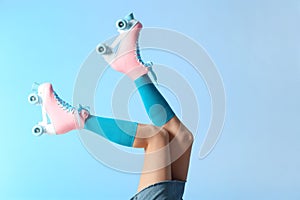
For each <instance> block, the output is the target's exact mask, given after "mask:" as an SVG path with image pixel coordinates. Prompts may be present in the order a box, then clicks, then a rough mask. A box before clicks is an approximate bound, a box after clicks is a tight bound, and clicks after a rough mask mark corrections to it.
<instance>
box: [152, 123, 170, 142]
mask: <svg viewBox="0 0 300 200" xmlns="http://www.w3.org/2000/svg"><path fill="white" fill-rule="evenodd" d="M155 130H156V134H154V135H153V136H152V137H151V138H149V143H155V144H161V145H166V144H168V143H169V132H168V131H167V130H166V129H164V128H158V127H157V128H155Z"/></svg>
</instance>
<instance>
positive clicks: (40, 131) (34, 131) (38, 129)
mask: <svg viewBox="0 0 300 200" xmlns="http://www.w3.org/2000/svg"><path fill="white" fill-rule="evenodd" d="M43 133H44V128H43V127H42V126H40V125H35V126H34V127H33V128H32V134H33V135H35V136H41V135H42V134H43Z"/></svg>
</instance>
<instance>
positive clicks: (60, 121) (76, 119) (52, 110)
mask: <svg viewBox="0 0 300 200" xmlns="http://www.w3.org/2000/svg"><path fill="white" fill-rule="evenodd" d="M28 101H29V103H31V104H34V105H40V106H41V108H42V121H41V122H39V123H38V124H37V125H35V126H34V127H33V128H32V133H33V134H34V135H36V136H40V135H42V134H43V133H47V134H50V135H56V134H64V133H67V132H69V131H71V130H75V129H82V128H83V127H84V123H85V120H86V119H87V118H88V116H89V111H88V108H84V107H82V106H81V105H79V107H78V108H75V107H73V106H71V105H70V104H68V103H67V102H65V101H63V100H62V99H61V98H60V97H59V96H58V95H57V93H56V92H55V91H54V90H53V87H52V85H51V84H50V83H43V84H36V83H35V84H34V85H33V92H32V93H31V94H30V95H29V96H28ZM48 118H49V120H50V123H48Z"/></svg>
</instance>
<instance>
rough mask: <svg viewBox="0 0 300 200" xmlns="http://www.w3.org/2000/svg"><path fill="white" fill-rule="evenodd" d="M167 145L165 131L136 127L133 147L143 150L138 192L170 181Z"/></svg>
mask: <svg viewBox="0 0 300 200" xmlns="http://www.w3.org/2000/svg"><path fill="white" fill-rule="evenodd" d="M168 144H169V133H168V131H166V130H165V129H163V128H158V127H155V126H153V125H143V124H139V125H138V128H137V133H136V138H135V140H134V143H133V147H136V148H144V150H145V158H144V166H143V171H142V174H141V177H140V183H139V186H138V192H139V191H141V190H142V189H143V188H146V187H147V186H150V185H152V184H154V183H157V182H161V181H165V180H171V179H172V176H171V166H170V162H171V161H170V151H169V146H168Z"/></svg>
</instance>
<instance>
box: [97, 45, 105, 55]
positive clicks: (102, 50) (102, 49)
mask: <svg viewBox="0 0 300 200" xmlns="http://www.w3.org/2000/svg"><path fill="white" fill-rule="evenodd" d="M96 50H97V52H98V53H99V54H105V53H107V47H106V45H105V44H99V45H98V46H97V49H96Z"/></svg>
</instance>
